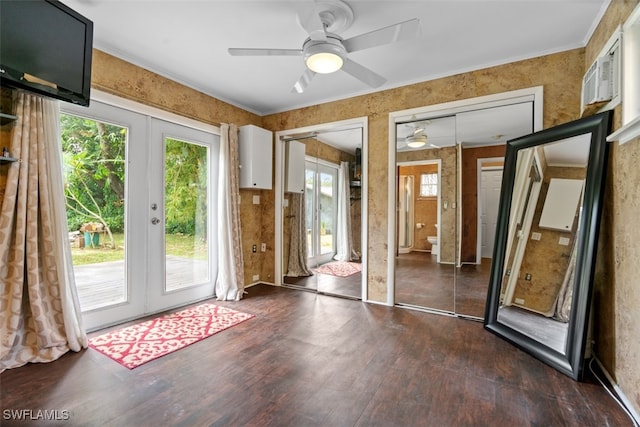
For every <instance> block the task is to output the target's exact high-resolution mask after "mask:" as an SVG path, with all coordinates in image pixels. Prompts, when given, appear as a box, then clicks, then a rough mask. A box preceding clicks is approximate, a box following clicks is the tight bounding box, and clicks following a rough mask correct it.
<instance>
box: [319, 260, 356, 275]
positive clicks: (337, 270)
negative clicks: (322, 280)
mask: <svg viewBox="0 0 640 427" xmlns="http://www.w3.org/2000/svg"><path fill="white" fill-rule="evenodd" d="M313 271H315V272H316V273H319V274H330V275H332V276H338V277H347V276H351V275H352V274H356V273H358V272H360V271H362V264H360V263H359V262H349V261H332V262H328V263H326V264H322V265H321V266H319V267H318V268H314V269H313Z"/></svg>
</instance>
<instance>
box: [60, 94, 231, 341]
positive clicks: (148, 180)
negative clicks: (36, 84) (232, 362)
mask: <svg viewBox="0 0 640 427" xmlns="http://www.w3.org/2000/svg"><path fill="white" fill-rule="evenodd" d="M133 107H135V106H132V108H133ZM61 109H62V118H61V132H62V141H63V153H64V154H63V156H64V170H65V196H66V202H67V206H68V209H67V212H68V228H69V231H70V239H71V241H72V257H73V265H74V274H75V277H76V287H77V289H78V295H79V300H80V306H81V309H82V313H83V321H84V324H85V327H86V328H87V329H88V330H94V329H98V328H100V327H104V326H108V325H112V324H117V323H121V322H123V321H126V320H130V319H134V318H138V317H142V316H143V315H146V314H151V313H154V312H159V311H162V310H166V309H168V308H171V307H177V306H181V305H184V304H187V303H189V302H192V301H197V300H199V299H204V298H208V297H211V296H213V294H214V283H215V276H216V273H217V264H216V262H217V255H216V248H215V245H213V243H214V242H215V241H216V239H217V236H216V228H215V224H214V222H213V218H214V214H215V212H216V199H217V197H216V185H215V182H216V179H215V177H216V176H217V174H216V169H217V163H218V161H217V159H218V153H219V135H216V134H214V133H213V132H212V131H204V130H200V129H194V128H192V127H189V126H185V125H181V124H178V123H175V122H170V121H166V120H160V119H158V118H155V117H152V116H150V115H147V114H141V113H137V112H134V111H132V110H131V109H127V108H121V107H119V106H114V105H111V104H108V103H105V102H99V101H97V100H92V102H91V107H89V108H80V107H76V106H73V105H65V106H64V107H62V108H61Z"/></svg>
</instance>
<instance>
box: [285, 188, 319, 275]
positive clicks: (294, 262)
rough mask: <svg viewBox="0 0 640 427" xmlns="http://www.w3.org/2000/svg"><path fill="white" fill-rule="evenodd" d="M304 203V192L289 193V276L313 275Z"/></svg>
mask: <svg viewBox="0 0 640 427" xmlns="http://www.w3.org/2000/svg"><path fill="white" fill-rule="evenodd" d="M304 203H305V197H304V193H291V194H290V195H289V206H290V209H291V217H290V219H289V221H290V222H289V227H290V233H289V264H288V266H287V274H286V275H287V276H288V277H305V276H312V275H313V273H312V272H311V270H309V268H308V267H307V230H306V226H305V218H306V217H305V208H304Z"/></svg>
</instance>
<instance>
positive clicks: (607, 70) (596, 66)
mask: <svg viewBox="0 0 640 427" xmlns="http://www.w3.org/2000/svg"><path fill="white" fill-rule="evenodd" d="M612 71H613V64H612V56H611V55H605V56H602V57H600V58H598V59H596V60H595V62H594V63H593V65H591V67H589V70H588V71H587V73H586V74H585V75H584V77H583V78H582V105H583V106H585V105H589V104H593V103H596V102H602V101H609V100H610V99H611V98H612V83H613V72H612Z"/></svg>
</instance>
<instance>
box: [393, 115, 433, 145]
mask: <svg viewBox="0 0 640 427" xmlns="http://www.w3.org/2000/svg"><path fill="white" fill-rule="evenodd" d="M414 119H415V116H414ZM429 124H431V120H423V121H420V122H411V123H405V126H407V127H410V128H411V129H413V131H412V133H410V134H409V135H407V136H406V137H404V138H403V139H402V140H399V141H398V142H400V143H402V144H405V145H406V146H407V147H409V148H421V147H424V146H425V145H427V140H428V136H427V132H426V130H425V127H426V126H428V125H429ZM429 147H431V148H440V146H439V145H436V144H433V143H429Z"/></svg>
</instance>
